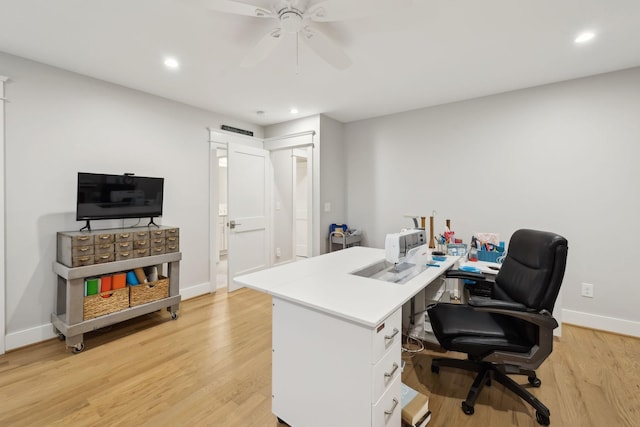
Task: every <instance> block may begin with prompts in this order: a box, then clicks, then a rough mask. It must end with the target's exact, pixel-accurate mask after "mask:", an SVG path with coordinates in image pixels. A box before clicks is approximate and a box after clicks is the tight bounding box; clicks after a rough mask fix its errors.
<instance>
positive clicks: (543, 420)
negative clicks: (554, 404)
mask: <svg viewBox="0 0 640 427" xmlns="http://www.w3.org/2000/svg"><path fill="white" fill-rule="evenodd" d="M536 421H538V424H540V425H541V426H548V425H549V423H550V422H551V421H549V417H548V416H546V415H544V414H542V413H540V411H536Z"/></svg>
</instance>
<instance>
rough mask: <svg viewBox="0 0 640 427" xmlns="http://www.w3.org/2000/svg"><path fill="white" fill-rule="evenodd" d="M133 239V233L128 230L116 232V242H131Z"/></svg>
mask: <svg viewBox="0 0 640 427" xmlns="http://www.w3.org/2000/svg"><path fill="white" fill-rule="evenodd" d="M131 241H133V233H132V232H130V231H127V232H122V233H116V242H131Z"/></svg>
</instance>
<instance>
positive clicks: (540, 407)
mask: <svg viewBox="0 0 640 427" xmlns="http://www.w3.org/2000/svg"><path fill="white" fill-rule="evenodd" d="M441 366H444V367H449V368H457V369H464V370H466V371H472V372H477V373H478V375H476V378H475V379H474V380H473V384H471V389H469V393H468V394H467V398H466V400H465V401H463V402H462V411H463V412H464V413H465V414H467V415H472V414H473V413H474V408H473V407H474V405H475V403H476V399H477V398H478V395H479V394H480V392H481V391H482V389H483V387H484V386H485V385H488V386H490V385H491V380H495V381H498V382H499V383H500V384H502V385H504V386H505V387H506V388H508V389H509V390H511V391H512V392H513V393H515V394H517V395H518V396H520V397H521V398H522V399H523V400H524V401H525V402H527V403H528V404H529V405H531V406H532V407H533V408H534V409H535V410H536V420H537V421H538V423H539V424H541V425H549V422H550V421H549V416H550V412H549V408H547V407H546V406H545V405H544V404H543V403H542V402H540V401H539V400H538V399H537V398H536V397H535V396H534V395H532V394H531V393H529V391H528V390H527V389H525V388H524V387H523V386H521V385H520V384H518V383H516V382H515V381H513V380H512V379H511V378H509V377H508V376H507V375H506V374H505V373H504V372H503V371H502V370H501V368H504V367H502V366H500V365H494V364H493V363H489V362H482V361H475V360H470V359H467V360H460V359H447V358H437V359H433V360H432V361H431V372H433V373H436V374H437V373H439V372H440V367H441ZM510 373H512V374H519V375H527V376H528V380H529V384H531V385H532V386H534V387H540V385H541V381H540V379H539V378H538V377H537V376H536V373H535V371H531V370H528V369H519V368H518V369H516V371H515V372H510Z"/></svg>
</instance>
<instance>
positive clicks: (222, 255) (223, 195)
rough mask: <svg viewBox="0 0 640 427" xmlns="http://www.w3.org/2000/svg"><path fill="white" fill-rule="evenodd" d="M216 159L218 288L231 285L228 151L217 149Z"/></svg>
mask: <svg viewBox="0 0 640 427" xmlns="http://www.w3.org/2000/svg"><path fill="white" fill-rule="evenodd" d="M216 157H217V162H218V172H217V174H216V177H217V183H218V184H217V189H218V203H217V205H218V209H217V215H218V222H217V224H218V226H217V227H216V231H217V235H218V239H217V241H218V245H217V252H216V287H224V286H228V284H229V283H228V274H227V268H228V262H227V160H228V158H227V149H226V148H217V149H216ZM214 211H215V209H214ZM214 214H215V212H214Z"/></svg>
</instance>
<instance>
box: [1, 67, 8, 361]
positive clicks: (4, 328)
mask: <svg viewBox="0 0 640 427" xmlns="http://www.w3.org/2000/svg"><path fill="white" fill-rule="evenodd" d="M7 79H8V78H7V77H5V76H2V75H0V224H2V227H0V354H4V352H5V345H6V339H5V337H6V334H7V325H6V316H7V300H6V297H5V296H6V286H5V264H6V259H5V252H4V248H5V234H4V230H5V227H6V224H5V214H4V211H5V205H4V198H5V194H4V193H5V192H4V174H5V170H4V164H5V158H4V152H5V140H4V132H5V130H4V101H5V98H4V83H5V82H6V81H7Z"/></svg>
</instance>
